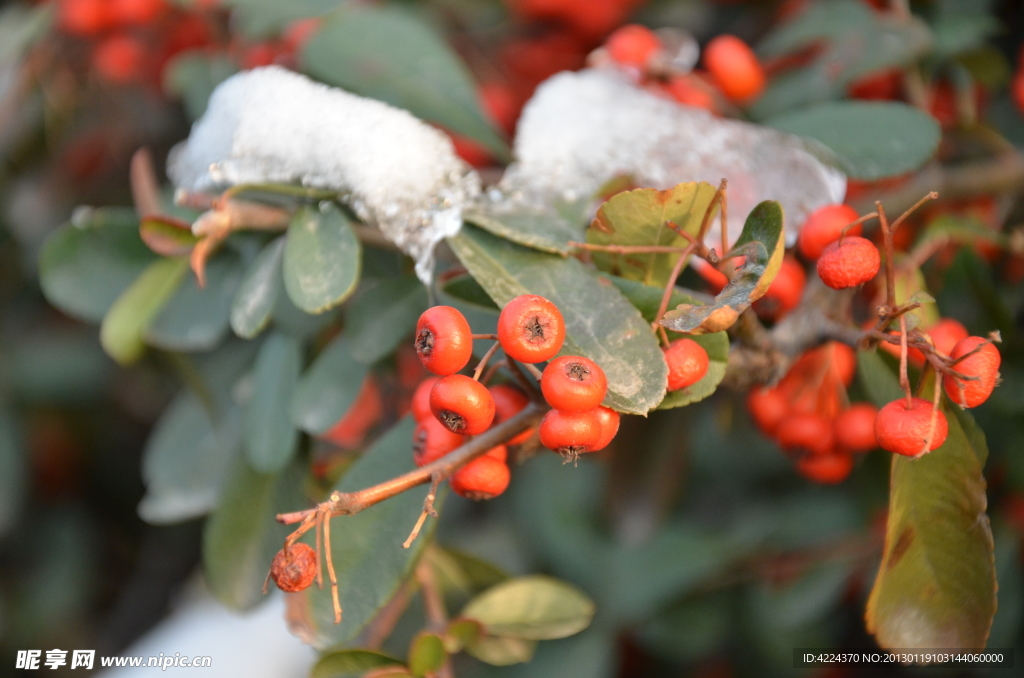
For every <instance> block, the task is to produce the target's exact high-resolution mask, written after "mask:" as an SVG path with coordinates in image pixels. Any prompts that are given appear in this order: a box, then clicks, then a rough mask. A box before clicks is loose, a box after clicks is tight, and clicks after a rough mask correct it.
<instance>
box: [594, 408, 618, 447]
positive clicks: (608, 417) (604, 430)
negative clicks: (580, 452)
mask: <svg viewBox="0 0 1024 678" xmlns="http://www.w3.org/2000/svg"><path fill="white" fill-rule="evenodd" d="M596 413H597V421H598V423H599V424H600V426H601V436H600V438H598V440H597V442H596V443H594V447H593V448H592V449H591V450H590V451H591V452H597V451H599V450H603V449H604V448H606V447H608V445H610V444H611V442H612V440H614V439H615V436H616V434H618V432H619V419H620V417H619V413H618V412H616V411H615V410H613V409H612V408H610V407H598V408H597V410H596Z"/></svg>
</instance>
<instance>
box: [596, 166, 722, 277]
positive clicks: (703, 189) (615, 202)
mask: <svg viewBox="0 0 1024 678" xmlns="http://www.w3.org/2000/svg"><path fill="white" fill-rule="evenodd" d="M716 191H717V189H716V188H715V187H714V186H712V185H711V184H709V183H707V182H706V181H700V182H697V181H690V182H687V183H683V184H679V185H677V186H675V187H673V188H670V189H668V190H667V191H659V190H656V189H653V188H638V189H635V190H632V191H623V192H621V193H617V194H616V195H613V196H612V197H611V198H609V199H608V200H607V201H606V202H605V203H604V204H603V205H601V207H600V209H598V210H597V217H596V219H595V220H594V221H595V225H594V226H592V227H591V228H590V229H589V230H588V231H587V242H589V243H592V244H595V245H644V246H655V245H657V246H671V247H685V246H686V245H687V240H686V239H685V238H683V236H681V235H679V234H678V233H676V232H675V231H673V230H672V229H671V228H668V227H667V226H666V225H665V224H666V222H668V221H671V222H673V223H675V224H676V226H678V227H679V228H680V229H682V230H683V231H685V232H687V233H689V234H690V235H693V236H696V235H697V234H698V233H699V232H700V225H701V221H702V220H703V218H704V215H705V214H706V213H707V211H708V207H709V206H710V205H711V201H712V199H714V197H715V193H716ZM593 258H594V263H595V264H597V266H598V268H600V269H601V270H604V271H610V272H613V273H617V274H618V275H620V276H622V277H623V278H627V279H629V280H639V281H641V282H643V283H645V284H647V285H654V286H655V287H664V286H665V284H666V283H667V282H668V277H669V274H670V273H671V272H672V268H673V267H674V266H675V264H676V261H678V259H679V255H678V254H629V255H625V256H623V255H617V254H611V253H607V252H594V253H593Z"/></svg>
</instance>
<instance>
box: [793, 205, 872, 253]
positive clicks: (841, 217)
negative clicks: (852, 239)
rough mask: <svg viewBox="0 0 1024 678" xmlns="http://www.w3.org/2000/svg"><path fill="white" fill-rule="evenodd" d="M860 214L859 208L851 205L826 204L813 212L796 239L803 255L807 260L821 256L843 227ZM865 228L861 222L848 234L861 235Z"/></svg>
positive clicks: (837, 237) (837, 238) (855, 219)
mask: <svg viewBox="0 0 1024 678" xmlns="http://www.w3.org/2000/svg"><path fill="white" fill-rule="evenodd" d="M859 216H860V215H859V214H857V210H855V209H853V208H852V207H850V206H849V205H825V206H824V207H819V208H818V209H816V210H814V211H813V212H811V216H809V217H807V221H805V222H804V226H803V228H801V229H800V236H799V237H798V238H797V241H796V245H797V249H799V250H800V254H801V256H803V258H804V259H806V260H807V261H814V260H815V259H817V258H818V257H820V256H821V253H822V252H824V251H825V248H826V247H828V246H829V245H830V244H832V243H834V242H835V241H836V240H839V236H840V235H841V234H842V232H843V229H844V228H846V226H848V225H849V224H851V223H853V222H854V221H857V219H858V217H859ZM863 230H864V229H863V228H862V226H861V224H857V225H856V226H854V227H853V228H851V229H850V230H848V231H847V232H846V234H847V235H860V234H861V232H862V231H863Z"/></svg>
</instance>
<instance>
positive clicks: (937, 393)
mask: <svg viewBox="0 0 1024 678" xmlns="http://www.w3.org/2000/svg"><path fill="white" fill-rule="evenodd" d="M921 380H922V381H924V378H923V377H922V379H921ZM932 390H933V391H934V393H932V416H931V419H930V420H929V422H928V437H927V438H925V440H924V447H923V448H922V449H921V454H919V455H917V456H918V457H920V456H921V455H923V454H927V452H928V450H929V449H931V446H932V441H933V440H935V431H936V429H937V427H938V423H939V399H940V398H942V382H941V380H940V379H939V375H938V373H937V372H936V374H935V385H934V386H933V387H932Z"/></svg>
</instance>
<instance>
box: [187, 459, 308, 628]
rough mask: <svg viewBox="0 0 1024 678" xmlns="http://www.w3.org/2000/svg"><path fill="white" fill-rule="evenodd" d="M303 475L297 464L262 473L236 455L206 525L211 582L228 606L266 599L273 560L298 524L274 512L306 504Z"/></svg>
mask: <svg viewBox="0 0 1024 678" xmlns="http://www.w3.org/2000/svg"><path fill="white" fill-rule="evenodd" d="M302 477H303V470H302V468H301V467H300V466H299V465H298V464H296V465H294V466H292V467H291V468H290V469H289V470H288V471H287V472H285V473H282V474H281V475H280V476H277V475H265V474H260V473H257V472H256V471H255V470H254V469H252V468H250V467H249V465H248V464H246V463H245V460H244V459H241V458H239V459H238V460H237V461H236V463H235V465H234V468H233V469H232V472H231V476H230V478H229V479H228V482H227V486H226V487H225V488H224V493H223V495H222V496H221V498H220V501H219V502H218V504H217V508H216V509H215V510H214V512H213V514H212V515H211V516H210V519H209V520H207V521H206V525H205V526H204V529H203V569H204V572H205V573H206V583H207V585H209V587H210V591H211V592H212V593H213V595H214V596H215V597H216V598H217V600H219V601H220V602H222V603H224V604H225V605H227V606H228V607H230V608H232V609H235V610H246V609H248V608H251V607H253V606H255V605H256V604H257V603H259V602H260V601H261V600H263V599H264V596H263V582H264V581H265V580H266V577H267V573H268V572H270V563H271V562H272V561H273V560H274V555H275V554H276V553H277V552H278V551H279V550H280V549H281V547H282V546H283V545H284V540H285V537H287V536H288V533H289V532H291V531H292V529H293V528H292V527H290V526H288V525H282V524H281V523H279V522H277V520H275V519H274V516H275V515H276V514H278V513H282V512H285V511H294V510H295V508H296V507H301V506H303V505H304V498H303V496H302V493H301V492H300V491H299V488H300V487H301V485H302ZM271 585H273V584H271Z"/></svg>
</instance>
